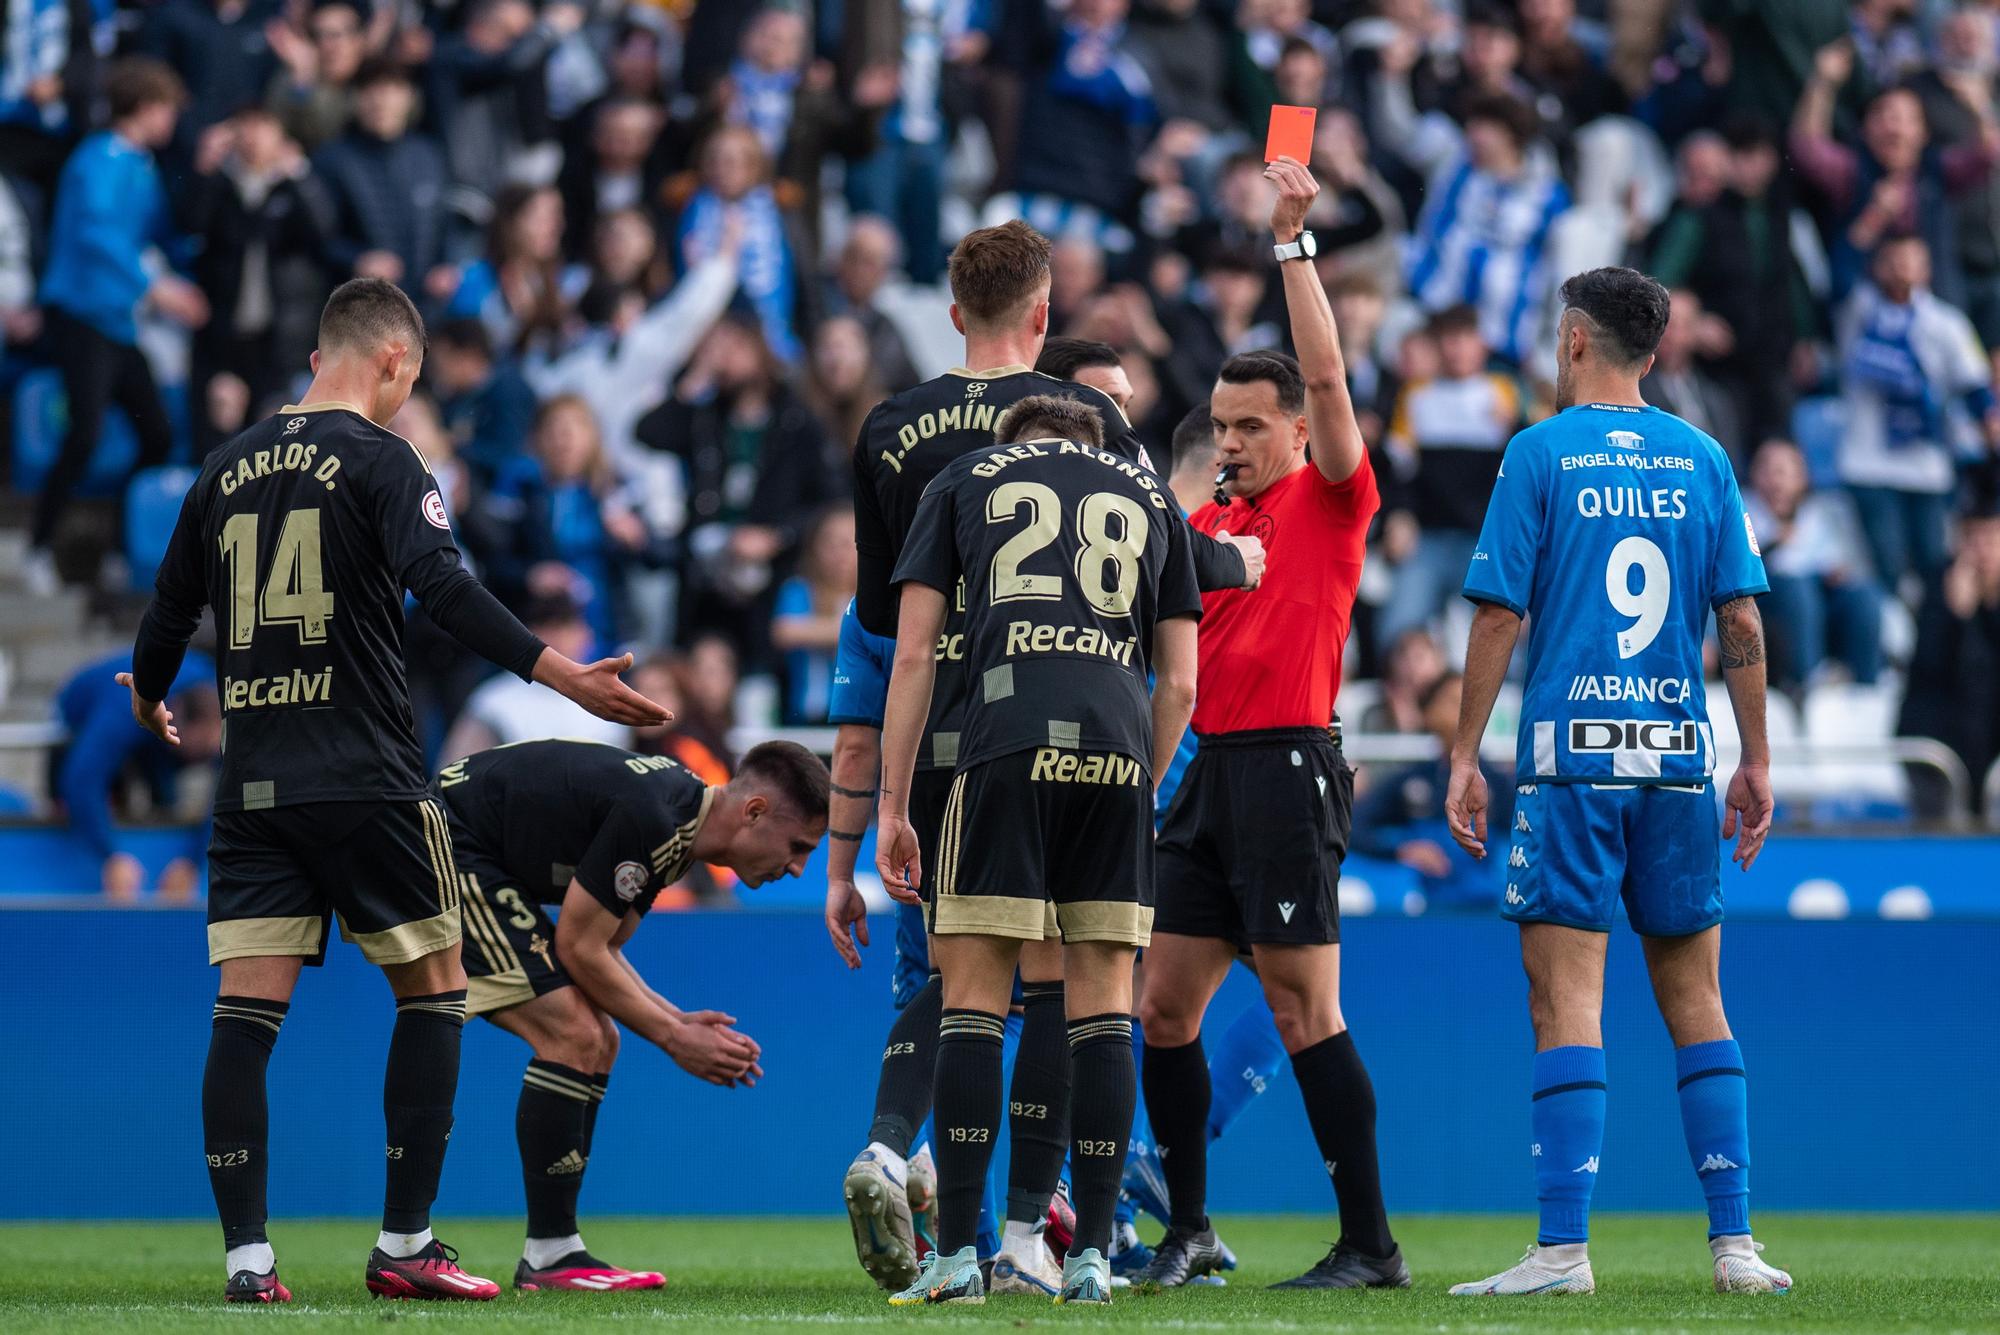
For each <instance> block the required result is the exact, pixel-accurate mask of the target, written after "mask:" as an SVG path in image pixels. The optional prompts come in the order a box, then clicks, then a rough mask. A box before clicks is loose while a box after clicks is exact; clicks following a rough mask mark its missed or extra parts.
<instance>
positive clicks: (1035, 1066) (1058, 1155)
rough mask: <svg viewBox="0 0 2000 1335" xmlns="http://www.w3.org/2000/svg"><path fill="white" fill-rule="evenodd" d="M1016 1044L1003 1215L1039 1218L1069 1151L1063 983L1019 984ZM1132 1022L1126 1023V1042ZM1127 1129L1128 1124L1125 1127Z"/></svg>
mask: <svg viewBox="0 0 2000 1335" xmlns="http://www.w3.org/2000/svg"><path fill="white" fill-rule="evenodd" d="M1021 995H1022V1009H1023V1012H1024V1014H1023V1015H1022V1018H1021V1046H1020V1050H1019V1051H1017V1052H1016V1053H1015V1054H1014V1081H1013V1084H1012V1085H1011V1086H1010V1087H1009V1089H1008V1091H1007V1134H1008V1142H1007V1155H1008V1159H1007V1218H1008V1220H1009V1221H1011V1222H1015V1223H1023V1224H1035V1223H1039V1222H1040V1221H1041V1220H1042V1218H1043V1217H1044V1216H1046V1215H1047V1214H1048V1212H1049V1197H1051V1196H1052V1195H1054V1194H1055V1189H1056V1180H1057V1179H1058V1178H1060V1177H1061V1176H1062V1166H1063V1156H1065V1155H1066V1154H1068V1153H1069V1107H1070V1050H1069V1045H1070V1042H1071V1039H1070V1038H1069V1037H1068V1036H1067V1035H1068V1034H1070V1033H1073V1032H1074V1031H1073V1029H1072V1028H1071V1027H1070V1026H1069V1025H1068V1022H1067V1021H1066V1020H1065V1018H1064V1016H1063V985H1062V980H1061V979H1057V980H1056V981H1055V982H1052V983H1029V982H1023V983H1022V984H1021ZM1130 1039H1131V1026H1130V1025H1129V1024H1128V1025H1127V1026H1126V1040H1127V1045H1128V1046H1129V1045H1130ZM1128 1131H1129V1127H1128Z"/></svg>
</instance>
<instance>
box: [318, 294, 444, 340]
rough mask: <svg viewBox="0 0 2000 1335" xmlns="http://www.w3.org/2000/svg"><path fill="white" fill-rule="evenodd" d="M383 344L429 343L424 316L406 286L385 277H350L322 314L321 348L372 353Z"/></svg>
mask: <svg viewBox="0 0 2000 1335" xmlns="http://www.w3.org/2000/svg"><path fill="white" fill-rule="evenodd" d="M384 343H406V344H408V345H409V346H410V347H411V348H414V349H423V348H428V347H429V346H430V342H429V339H428V338H427V337H426V336H425V334H424V317H423V316H421V315H419V314H417V307H416V304H415V303H414V302H412V301H411V300H410V299H409V297H407V296H405V295H404V293H403V289H402V288H400V287H397V286H396V285H395V284H394V283H391V282H389V281H388V280H387V279H382V278H350V279H348V280H347V281H346V282H344V283H342V284H341V285H340V286H339V287H337V288H335V289H334V290H333V295H332V296H330V297H328V298H327V299H326V306H325V308H324V309H323V310H321V311H320V313H319V349H320V351H321V352H322V353H325V352H331V351H333V350H334V349H336V348H345V349H348V350H349V351H353V352H373V351H374V350H375V349H376V348H378V347H380V346H381V345H382V344H384Z"/></svg>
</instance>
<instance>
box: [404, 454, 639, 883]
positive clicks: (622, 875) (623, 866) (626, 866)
mask: <svg viewBox="0 0 2000 1335" xmlns="http://www.w3.org/2000/svg"><path fill="white" fill-rule="evenodd" d="M432 494H433V495H435V494H436V493H432ZM611 886H612V889H614V890H616V891H617V892H618V898H619V901H620V902H621V903H626V904H630V903H631V902H632V901H633V900H635V899H637V898H638V897H639V892H640V891H641V890H644V889H645V888H646V869H645V868H644V867H642V866H640V865H639V864H638V863H636V862H621V863H619V864H618V868H617V870H616V871H614V872H612V873H611Z"/></svg>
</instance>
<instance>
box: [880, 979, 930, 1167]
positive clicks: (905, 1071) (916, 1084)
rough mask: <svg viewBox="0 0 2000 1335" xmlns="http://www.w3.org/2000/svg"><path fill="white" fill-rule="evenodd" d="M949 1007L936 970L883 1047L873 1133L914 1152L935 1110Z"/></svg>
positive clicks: (895, 1146)
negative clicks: (942, 1023) (942, 1018)
mask: <svg viewBox="0 0 2000 1335" xmlns="http://www.w3.org/2000/svg"><path fill="white" fill-rule="evenodd" d="M943 1010H944V979H942V978H940V977H938V976H937V975H936V974H932V975H931V976H930V980H929V981H928V982H926V983H925V984H924V985H923V987H922V988H921V989H920V990H919V991H918V992H917V994H916V995H915V996H914V997H911V998H910V1004H909V1005H907V1006H905V1007H903V1009H902V1010H901V1012H899V1013H898V1014H897V1016H896V1022H895V1023H894V1024H892V1025H890V1026H889V1041H888V1042H887V1043H886V1044H884V1045H883V1048H882V1074H881V1076H880V1077H879V1078H878V1079H877V1080H876V1082H875V1120H874V1121H873V1122H871V1123H870V1124H869V1126H868V1139H869V1140H870V1141H879V1142H880V1143H881V1144H883V1145H885V1146H887V1147H888V1148H890V1149H892V1150H894V1151H895V1152H896V1153H898V1154H900V1155H902V1156H903V1157H904V1158H908V1157H909V1154H910V1142H911V1141H913V1140H915V1139H916V1136H917V1128H918V1127H920V1126H922V1125H923V1124H924V1118H926V1117H928V1116H930V1111H931V1084H932V1081H933V1080H934V1079H935V1078H936V1075H937V1042H938V1015H939V1014H940V1013H941V1012H942V1011H943Z"/></svg>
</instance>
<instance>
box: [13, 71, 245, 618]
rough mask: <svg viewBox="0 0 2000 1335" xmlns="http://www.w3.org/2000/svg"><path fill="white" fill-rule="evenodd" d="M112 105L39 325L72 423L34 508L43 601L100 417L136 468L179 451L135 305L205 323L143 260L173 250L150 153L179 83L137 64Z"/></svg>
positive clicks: (61, 215)
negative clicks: (129, 442) (131, 436)
mask: <svg viewBox="0 0 2000 1335" xmlns="http://www.w3.org/2000/svg"><path fill="white" fill-rule="evenodd" d="M105 98H106V100H107V102H108V103H109V106H110V112H111V125H110V128H109V129H105V130H100V131H98V132H97V133H96V134H94V135H91V136H90V137H89V138H88V139H85V140H84V141H83V143H81V144H79V145H78V146H77V149H76V152H74V153H72V154H71V155H70V159H69V162H68V163H67V164H65V165H64V167H63V171H62V181H61V184H60V185H59V186H58V187H57V190H56V207H55V221H54V224H53V225H52V226H51V227H50V229H49V259H48V268H47V270H46V271H45V272H44V273H43V275H42V291H41V299H42V308H43V320H44V323H45V326H46V330H47V336H48V341H49V348H50V351H51V353H52V354H53V356H54V358H55V362H56V365H57V366H58V367H60V368H61V370H62V379H63V396H64V399H65V400H66V402H67V404H68V412H69V429H68V431H67V432H66V433H65V434H64V436H63V443H62V452H61V453H60V454H59V455H58V456H57V457H56V461H55V464H54V465H53V466H52V467H51V468H50V469H49V472H48V476H47V477H45V478H43V479H42V490H41V494H40V495H39V496H37V497H36V498H35V516H34V523H33V527H32V528H31V529H30V530H29V533H28V555H27V560H26V562H25V563H24V565H23V569H22V574H23V578H24V580H25V582H26V584H27V587H28V588H29V589H30V590H31V591H33V592H35V593H38V594H41V595H43V596H46V595H48V594H50V593H53V592H54V591H55V587H56V582H57V580H56V569H55V558H54V556H53V554H52V553H51V552H50V550H49V548H50V544H51V543H52V542H53V541H54V539H55V534H56V526H57V524H58V523H60V522H61V520H62V517H63V514H64V512H65V511H66V510H67V509H68V508H69V500H70V494H71V492H73V491H74V490H75V489H76V485H77V483H78V482H80V481H81V480H82V479H83V477H84V475H85V473H86V472H87V471H88V470H89V467H90V457H91V455H92V453H93V452H94V451H95V450H96V449H97V438H98V434H99V433H100V432H101V431H102V429H103V427H104V410H105V409H106V408H107V407H109V406H111V405H112V404H116V405H117V406H118V407H119V408H120V409H122V410H123V411H124V413H125V415H126V417H128V418H129V419H131V422H132V428H133V431H134V433H135V434H136V435H137V436H138V439H139V455H138V459H137V462H136V467H138V468H147V467H151V466H152V465H155V464H160V463H164V462H166V459H167V454H168V452H169V451H170V450H171V449H172V448H173V427H172V425H171V424H170V423H169V422H168V420H167V412H166V409H165V407H163V406H162V405H161V402H160V391H159V387H158V386H157V385H155V384H154V382H153V371H152V367H151V366H150V365H148V363H147V361H146V357H145V354H144V353H142V352H141V351H140V350H139V346H138V339H139V334H138V324H137V319H136V311H137V310H138V307H139V304H140V303H141V302H142V301H143V302H145V303H147V304H148V305H150V306H151V307H152V308H153V309H154V310H156V311H158V312H159V313H160V314H161V315H164V316H166V317H167V318H168V319H170V320H173V321H175V322H177V323H179V324H182V325H186V326H188V327H190V328H198V327H199V326H201V325H202V324H204V323H206V322H207V320H208V299H207V298H206V297H205V296H203V295H202V291H201V289H200V288H198V287H196V286H195V285H194V284H193V283H190V282H188V281H187V280H186V279H184V278H181V277H179V276H178V275H176V274H175V273H174V272H173V271H172V270H171V269H167V268H164V267H162V268H160V269H158V270H157V272H156V271H155V269H154V268H153V267H152V265H151V263H150V262H149V260H148V254H147V252H148V251H149V249H150V248H152V247H154V246H156V245H170V244H171V243H172V240H173V234H172V219H171V217H170V215H169V213H168V207H167V204H168V201H167V198H166V194H165V192H164V191H163V190H162V189H161V187H160V174H159V171H158V169H157V168H156V167H155V166H154V164H153V152H154V150H155V149H158V148H160V147H161V146H162V145H164V144H165V143H166V142H167V141H168V140H170V139H172V138H173V134H174V122H175V121H176V120H177V119H178V118H179V116H180V111H181V106H182V104H183V103H184V102H185V101H186V100H187V94H186V92H185V91H184V90H183V89H182V87H181V81H180V79H179V78H178V77H177V76H176V75H175V74H174V72H173V71H172V70H170V69H168V68H167V67H166V66H165V65H162V64H161V63H160V62H159V61H157V60H153V59H150V58H148V57H144V56H134V57H131V58H129V59H126V60H122V61H120V62H119V63H118V64H116V65H114V66H112V68H111V71H110V74H109V75H108V76H107V78H106V79H105Z"/></svg>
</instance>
